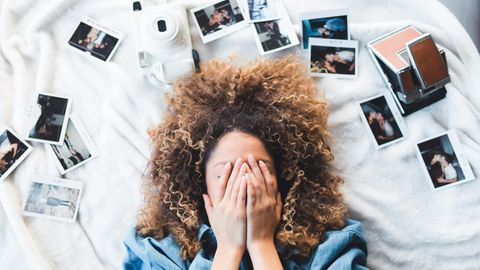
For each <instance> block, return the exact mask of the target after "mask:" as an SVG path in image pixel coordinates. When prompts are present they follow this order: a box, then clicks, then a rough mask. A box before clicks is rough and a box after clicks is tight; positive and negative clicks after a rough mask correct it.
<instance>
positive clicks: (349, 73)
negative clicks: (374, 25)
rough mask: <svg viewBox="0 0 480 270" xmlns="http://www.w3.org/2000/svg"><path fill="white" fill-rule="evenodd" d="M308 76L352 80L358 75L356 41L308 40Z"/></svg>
mask: <svg viewBox="0 0 480 270" xmlns="http://www.w3.org/2000/svg"><path fill="white" fill-rule="evenodd" d="M308 46H309V49H308V59H309V60H310V68H309V71H310V75H311V76H314V77H334V78H346V79H353V78H356V77H357V74H358V65H357V63H358V61H357V58H358V41H357V40H340V39H323V38H310V39H309V44H308Z"/></svg>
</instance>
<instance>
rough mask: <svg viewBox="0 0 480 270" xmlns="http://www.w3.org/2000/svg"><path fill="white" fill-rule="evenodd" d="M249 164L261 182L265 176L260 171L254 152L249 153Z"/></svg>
mask: <svg viewBox="0 0 480 270" xmlns="http://www.w3.org/2000/svg"><path fill="white" fill-rule="evenodd" d="M247 159H248V166H249V167H250V169H251V170H252V172H253V175H254V176H255V177H256V178H257V179H258V181H259V182H260V183H261V182H263V180H264V179H263V176H262V172H261V171H260V167H258V164H257V161H256V160H255V158H254V157H253V155H252V154H248V158H247Z"/></svg>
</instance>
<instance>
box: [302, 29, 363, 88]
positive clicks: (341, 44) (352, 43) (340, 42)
mask: <svg viewBox="0 0 480 270" xmlns="http://www.w3.org/2000/svg"><path fill="white" fill-rule="evenodd" d="M312 45H313V46H318V47H333V48H353V49H354V50H355V74H352V75H350V74H336V73H335V74H334V73H318V72H312V68H311V63H312ZM358 53H359V50H358V40H346V39H328V38H309V39H308V72H309V74H310V76H312V77H331V78H342V79H354V78H357V77H358Z"/></svg>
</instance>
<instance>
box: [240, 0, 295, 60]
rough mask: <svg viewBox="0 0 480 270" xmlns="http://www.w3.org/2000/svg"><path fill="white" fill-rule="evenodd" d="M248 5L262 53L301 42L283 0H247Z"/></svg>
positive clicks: (253, 29) (256, 39)
mask: <svg viewBox="0 0 480 270" xmlns="http://www.w3.org/2000/svg"><path fill="white" fill-rule="evenodd" d="M246 6H247V8H248V16H249V21H250V22H251V23H252V26H251V27H252V31H253V33H254V36H255V42H256V44H257V48H258V50H259V51H260V54H262V55H264V54H268V53H273V52H277V51H280V50H284V49H287V48H290V47H293V46H296V45H298V44H300V41H299V40H298V37H297V35H296V34H295V29H294V28H293V25H292V23H291V21H290V18H289V17H288V13H287V11H286V9H285V6H284V4H283V2H282V0H263V1H261V0H247V5H246Z"/></svg>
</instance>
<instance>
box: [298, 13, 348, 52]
mask: <svg viewBox="0 0 480 270" xmlns="http://www.w3.org/2000/svg"><path fill="white" fill-rule="evenodd" d="M348 13H349V10H348V9H335V10H324V11H316V12H307V13H301V14H300V20H301V22H302V40H303V49H305V50H306V49H308V43H309V38H327V39H344V40H347V39H350V32H349V29H348Z"/></svg>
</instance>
